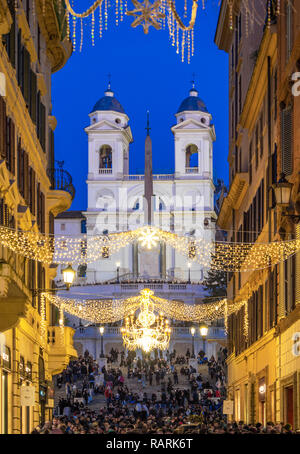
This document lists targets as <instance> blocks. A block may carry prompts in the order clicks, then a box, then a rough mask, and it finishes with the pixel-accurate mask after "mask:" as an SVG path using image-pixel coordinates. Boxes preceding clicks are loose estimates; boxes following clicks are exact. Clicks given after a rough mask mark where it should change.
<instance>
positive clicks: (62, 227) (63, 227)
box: [60, 224, 66, 232]
mask: <svg viewBox="0 0 300 454" xmlns="http://www.w3.org/2000/svg"><path fill="white" fill-rule="evenodd" d="M60 230H61V231H62V232H64V231H65V230H66V224H60Z"/></svg>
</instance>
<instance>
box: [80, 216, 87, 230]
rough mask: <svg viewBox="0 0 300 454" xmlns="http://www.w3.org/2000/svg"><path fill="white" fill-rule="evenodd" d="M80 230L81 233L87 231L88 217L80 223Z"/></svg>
mask: <svg viewBox="0 0 300 454" xmlns="http://www.w3.org/2000/svg"><path fill="white" fill-rule="evenodd" d="M80 231H81V233H86V219H83V220H82V221H81V223H80Z"/></svg>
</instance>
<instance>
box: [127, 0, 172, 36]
mask: <svg viewBox="0 0 300 454" xmlns="http://www.w3.org/2000/svg"><path fill="white" fill-rule="evenodd" d="M132 3H133V4H134V6H135V9H133V10H132V11H127V13H126V14H127V15H128V16H134V17H136V19H135V20H134V21H133V22H132V24H131V27H134V28H135V27H137V26H138V25H142V26H143V29H144V33H146V34H147V33H148V32H149V27H150V26H151V25H152V26H153V27H154V28H156V30H159V29H160V28H161V25H160V24H159V22H158V20H159V19H164V18H165V14H164V13H162V12H161V11H159V7H160V5H161V0H156V2H154V3H150V2H149V0H144V1H143V2H139V1H138V0H132Z"/></svg>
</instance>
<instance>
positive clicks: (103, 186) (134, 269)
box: [55, 86, 225, 358]
mask: <svg viewBox="0 0 300 454" xmlns="http://www.w3.org/2000/svg"><path fill="white" fill-rule="evenodd" d="M89 116H90V126H88V127H87V128H86V130H85V131H86V133H87V135H88V169H89V170H88V178H87V190H88V207H87V209H86V210H85V211H67V212H65V213H61V214H59V215H58V216H57V217H56V219H55V234H56V235H81V234H86V238H87V242H88V241H89V236H90V235H100V234H107V233H115V232H122V231H129V230H135V229H137V228H138V227H142V226H144V225H146V224H147V221H146V218H145V212H146V211H147V207H146V205H145V193H146V184H145V180H146V177H145V175H146V173H147V172H148V174H149V170H150V172H151V174H152V157H151V159H150V162H148V163H145V175H130V174H129V146H130V143H131V141H132V134H131V130H130V126H129V118H128V116H127V115H126V113H125V110H124V108H123V107H122V105H121V104H120V102H119V101H118V100H117V99H116V97H115V96H114V93H113V91H112V90H111V88H110V86H109V87H108V89H107V91H106V92H105V94H104V97H102V98H101V99H100V100H99V101H98V102H97V103H96V104H95V106H94V107H93V109H92V112H91V113H90V114H89ZM175 116H176V125H175V126H173V127H172V132H173V134H174V153H175V172H174V173H173V174H168V175H156V174H154V175H152V181H153V195H154V196H153V197H152V214H151V218H152V225H154V226H156V227H159V228H161V229H164V230H166V231H171V232H172V231H174V232H176V233H178V234H181V235H182V234H184V235H187V236H188V237H189V238H190V239H191V241H192V240H193V238H195V239H196V238H197V239H199V238H202V239H205V241H207V242H210V241H214V238H215V220H216V213H215V207H214V203H215V201H214V184H213V142H214V140H215V131H214V127H213V125H212V116H211V114H210V113H209V112H208V110H207V108H206V106H205V104H204V103H203V101H202V100H201V99H200V98H199V96H198V92H197V90H196V89H195V88H194V86H193V87H192V89H191V90H190V92H189V96H188V97H187V98H186V99H184V100H183V102H182V103H181V104H180V107H179V109H178V112H177V113H176V115H175ZM146 143H147V144H148V145H149V144H150V145H149V146H150V147H151V139H150V138H149V136H148V138H147V142H146ZM146 151H147V146H146ZM145 161H146V159H145ZM147 166H150V167H151V169H149V168H148V167H147ZM151 183H152V182H151ZM188 265H189V264H188V262H187V258H186V257H184V256H183V255H180V254H179V253H178V252H176V251H174V250H173V249H172V248H170V247H169V246H167V247H166V246H165V245H164V244H160V245H158V246H157V247H156V248H154V249H152V250H150V251H148V250H147V249H145V248H142V247H141V245H140V244H138V243H135V244H133V245H129V246H126V247H124V248H123V249H121V250H120V251H119V252H118V253H116V254H112V255H110V254H109V252H108V253H107V254H103V256H102V258H101V259H100V260H98V261H97V262H96V263H92V264H88V265H87V266H80V267H78V269H77V277H76V280H75V282H74V284H73V285H72V289H71V291H70V292H71V293H72V295H74V297H76V293H79V294H80V295H81V297H82V295H86V298H94V299H95V298H97V295H98V296H99V295H101V297H103V298H105V297H107V298H111V297H114V298H124V297H126V296H127V297H131V296H136V295H138V294H139V292H140V291H141V290H142V289H143V288H150V289H151V290H153V291H154V292H155V294H156V295H157V296H160V297H163V298H167V299H169V300H177V301H178V300H180V301H184V302H185V303H188V304H198V303H201V302H202V298H203V296H204V293H203V287H202V285H201V283H202V281H203V278H204V277H205V270H204V269H203V268H201V266H200V265H197V264H196V263H193V264H192V263H191V264H190V266H188ZM56 282H57V285H58V286H59V285H61V284H62V275H61V268H59V270H58V273H57V278H56ZM70 292H69V293H70ZM60 294H61V295H63V292H60ZM67 318H68V320H69V324H70V326H73V325H75V326H76V327H78V326H79V320H76V319H74V318H72V317H71V316H69V315H67ZM83 324H85V325H86V323H84V321H83ZM173 325H174V329H173V331H172V338H171V343H170V349H172V350H173V348H175V349H176V351H177V352H178V353H185V352H186V349H187V348H190V349H191V347H192V336H191V332H190V327H189V326H184V324H181V325H182V326H180V323H179V324H178V326H176V322H175V321H173ZM196 333H197V334H196V336H195V342H196V344H195V348H196V349H198V350H197V352H198V351H199V350H200V348H203V340H202V339H201V338H200V337H199V330H198V331H196ZM74 340H75V344H76V348H77V349H78V352H82V351H84V350H85V349H86V348H87V349H88V350H89V351H90V353H91V354H94V355H95V357H96V358H97V355H98V354H99V348H100V335H99V330H98V328H97V327H89V328H83V327H80V328H79V329H78V330H77V332H76V334H75V336H74ZM224 343H225V333H224V328H223V327H222V326H215V327H211V328H210V330H209V334H208V339H207V344H206V352H207V354H208V355H209V356H211V355H212V354H214V355H215V354H216V352H217V350H218V348H220V345H224ZM112 347H114V348H118V349H119V350H120V349H121V348H123V347H122V336H121V333H120V326H107V327H106V328H105V334H104V348H105V353H109V351H110V350H111V348H112Z"/></svg>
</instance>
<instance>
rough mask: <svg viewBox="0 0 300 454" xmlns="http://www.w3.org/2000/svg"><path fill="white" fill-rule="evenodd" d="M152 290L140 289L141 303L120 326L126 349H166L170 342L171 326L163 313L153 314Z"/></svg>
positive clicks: (145, 350)
mask: <svg viewBox="0 0 300 454" xmlns="http://www.w3.org/2000/svg"><path fill="white" fill-rule="evenodd" d="M152 295H153V292H152V291H151V290H149V289H144V290H142V291H141V297H140V300H141V303H140V307H139V309H138V311H137V313H138V315H136V314H135V313H134V312H132V313H131V314H130V316H128V317H126V318H125V325H124V326H123V327H122V328H121V334H122V338H123V343H124V345H125V347H127V348H128V350H137V349H142V350H143V351H144V352H146V353H148V352H150V351H152V350H154V349H158V350H166V349H167V348H168V345H169V342H170V335H171V328H170V326H169V321H168V319H167V318H166V317H164V315H163V313H162V312H161V313H160V314H157V315H156V314H155V313H154V305H153V302H152V301H151V296H152Z"/></svg>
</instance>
